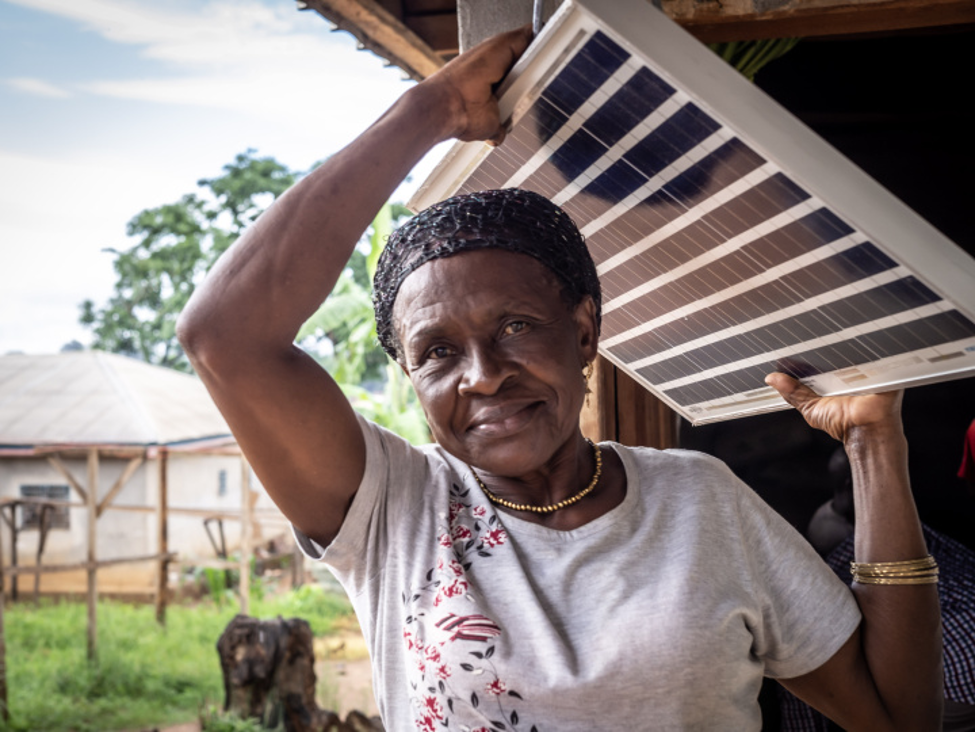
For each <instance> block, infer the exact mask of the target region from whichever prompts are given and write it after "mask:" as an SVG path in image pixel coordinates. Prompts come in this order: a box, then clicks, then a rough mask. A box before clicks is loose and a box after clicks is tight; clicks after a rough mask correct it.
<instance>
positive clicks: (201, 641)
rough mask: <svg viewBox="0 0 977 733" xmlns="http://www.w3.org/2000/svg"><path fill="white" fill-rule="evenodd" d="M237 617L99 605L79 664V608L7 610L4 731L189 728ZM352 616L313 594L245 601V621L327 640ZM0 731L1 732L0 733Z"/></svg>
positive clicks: (214, 679)
mask: <svg viewBox="0 0 977 733" xmlns="http://www.w3.org/2000/svg"><path fill="white" fill-rule="evenodd" d="M237 610H238V608H237V605H236V604H235V603H223V604H222V605H220V606H218V605H215V604H213V603H212V602H210V601H205V602H201V603H198V604H196V605H194V606H192V607H190V606H170V607H169V608H168V609H167V614H166V627H165V628H162V627H160V626H159V625H158V624H157V623H156V619H155V612H154V609H153V607H152V606H149V605H140V606H135V605H131V604H125V603H119V602H112V601H102V602H100V603H99V604H98V658H97V660H96V661H95V662H93V663H89V662H88V660H87V658H86V644H87V641H86V638H87V637H86V628H87V623H86V619H87V614H86V608H85V605H84V604H83V603H74V602H64V603H42V604H41V606H40V607H38V608H35V607H34V606H33V605H26V604H25V605H13V606H9V607H8V608H7V610H6V612H5V617H4V621H5V624H4V626H5V630H6V643H7V688H8V701H9V705H10V721H9V723H8V726H9V727H8V728H6V729H8V730H66V731H69V730H72V731H73V730H77V731H87V730H149V729H152V728H160V727H165V726H167V725H169V724H173V723H178V722H185V721H187V720H192V719H195V718H196V717H197V716H198V714H199V712H200V710H201V709H205V708H206V706H208V705H213V704H214V703H220V702H221V701H223V697H224V690H223V682H222V680H221V671H220V662H219V659H218V656H217V650H216V646H215V645H216V643H217V639H218V638H219V637H220V635H221V633H222V632H223V630H224V628H225V627H226V626H227V624H228V622H229V621H230V620H231V619H232V618H233V617H234V614H235V613H236V612H237ZM350 613H351V608H350V606H349V602H348V601H347V600H346V598H345V597H342V596H339V595H336V594H332V593H327V592H324V591H322V589H320V588H318V587H316V586H305V587H303V588H300V589H299V590H298V591H294V592H291V593H288V594H284V595H279V596H268V597H264V598H253V599H252V602H251V615H253V616H257V617H260V618H269V617H274V616H278V615H281V616H284V617H286V618H291V617H294V616H298V617H300V618H305V619H306V620H307V621H309V623H310V625H311V626H312V630H313V633H314V634H316V635H322V634H327V633H329V631H330V630H331V629H332V628H333V627H334V626H335V624H336V623H337V622H339V621H340V620H341V619H344V618H346V617H348V616H349V615H350ZM0 729H2V725H0Z"/></svg>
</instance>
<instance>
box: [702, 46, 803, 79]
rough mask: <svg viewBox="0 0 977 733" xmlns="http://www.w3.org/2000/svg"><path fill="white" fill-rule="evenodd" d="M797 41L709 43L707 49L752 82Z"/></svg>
mask: <svg viewBox="0 0 977 733" xmlns="http://www.w3.org/2000/svg"><path fill="white" fill-rule="evenodd" d="M799 40H800V39H799V38H764V39H760V40H755V41H729V42H727V43H710V44H709V48H711V49H712V50H713V51H715V52H716V53H717V54H719V56H720V57H721V58H722V59H723V60H724V61H726V62H727V63H728V64H729V65H730V66H732V67H733V68H734V69H736V70H737V71H739V72H740V73H741V74H742V75H743V76H745V77H746V78H747V79H749V80H750V81H753V80H754V78H755V77H756V75H757V72H758V71H760V69H762V68H763V67H764V66H766V65H767V64H769V63H770V62H771V61H773V60H775V59H778V58H780V57H781V56H783V55H784V54H785V53H787V52H788V51H790V50H791V49H792V48H793V47H794V46H796V45H797V42H798V41H799Z"/></svg>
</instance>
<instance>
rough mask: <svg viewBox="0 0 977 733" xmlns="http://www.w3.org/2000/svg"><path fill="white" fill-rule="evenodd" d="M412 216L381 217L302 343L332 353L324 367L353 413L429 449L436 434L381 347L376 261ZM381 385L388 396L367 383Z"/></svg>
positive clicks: (394, 212) (399, 211) (395, 211)
mask: <svg viewBox="0 0 977 733" xmlns="http://www.w3.org/2000/svg"><path fill="white" fill-rule="evenodd" d="M409 214H410V211H409V210H408V209H407V208H406V207H404V206H403V205H401V204H387V205H385V206H384V207H383V208H382V209H381V210H380V212H379V213H378V214H377V216H376V218H375V219H374V220H373V224H372V225H371V226H370V228H369V230H368V231H367V233H366V235H365V237H364V241H363V242H362V243H361V245H362V246H361V247H360V248H357V250H356V252H354V253H353V257H352V258H351V259H350V265H349V266H348V267H347V269H346V271H345V272H344V274H343V277H341V278H340V280H339V283H338V284H337V286H336V288H335V289H334V290H333V292H332V294H331V295H330V296H329V298H328V299H327V300H326V302H325V303H323V304H322V306H320V307H319V309H318V310H317V311H316V312H315V313H314V314H313V315H312V317H311V318H309V320H308V321H306V323H305V325H304V326H303V327H302V329H301V330H300V331H299V334H298V337H297V339H296V340H297V341H299V342H301V343H303V345H310V344H311V345H314V344H315V343H316V342H322V341H326V342H328V344H329V345H330V347H331V348H330V349H329V350H327V351H326V352H325V353H322V354H320V357H319V358H320V361H321V362H322V363H323V365H324V366H325V367H326V368H327V369H328V370H329V373H330V374H332V375H333V377H334V378H335V379H336V381H337V382H339V385H340V387H342V389H343V392H344V393H345V394H346V396H347V397H348V398H349V400H350V402H351V403H352V404H353V407H354V408H355V409H356V411H357V412H359V413H360V414H361V415H363V416H364V417H366V418H368V419H370V420H373V421H374V422H375V423H377V424H378V425H383V426H384V427H385V428H388V429H389V430H392V431H393V432H395V433H397V434H398V435H400V436H402V437H404V438H406V439H407V440H409V441H411V442H412V443H415V444H420V443H429V442H430V440H431V434H430V431H429V430H428V426H427V421H426V420H425V418H424V413H423V411H422V410H421V406H420V403H419V402H418V401H417V395H415V394H414V389H413V387H412V386H411V384H410V380H409V379H408V378H407V377H406V375H405V374H404V373H403V372H402V371H401V370H400V367H398V366H397V365H395V364H393V363H391V362H390V360H389V359H388V358H387V355H386V354H385V353H384V351H383V349H381V348H380V346H379V343H378V341H377V328H376V321H375V320H374V317H373V300H372V295H371V293H372V287H371V286H372V282H373V274H374V273H375V272H376V267H377V260H378V259H379V258H380V252H381V251H382V250H383V247H384V245H385V244H386V241H387V239H388V238H389V237H390V233H391V232H392V231H393V228H394V226H395V225H396V222H397V221H398V220H399V219H401V218H402V217H404V216H408V215H409ZM367 382H374V383H382V384H383V391H382V392H377V391H376V390H371V389H367V388H366V387H364V386H363V385H364V383H367Z"/></svg>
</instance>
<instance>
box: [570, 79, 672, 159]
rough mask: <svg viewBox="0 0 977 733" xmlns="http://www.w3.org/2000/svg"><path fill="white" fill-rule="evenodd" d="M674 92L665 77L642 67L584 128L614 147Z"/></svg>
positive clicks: (591, 117)
mask: <svg viewBox="0 0 977 733" xmlns="http://www.w3.org/2000/svg"><path fill="white" fill-rule="evenodd" d="M674 93H675V88H674V87H672V86H671V85H669V84H667V83H666V82H665V81H664V80H663V79H662V78H661V77H659V76H658V75H657V74H654V73H652V72H651V70H650V69H648V68H641V69H639V70H638V71H637V72H636V73H635V74H634V75H633V76H632V77H631V78H630V79H628V80H627V81H626V82H625V83H624V84H623V85H622V86H621V88H620V89H618V90H617V91H616V92H614V94H613V95H611V98H610V99H608V100H607V101H606V102H605V103H604V104H603V105H601V107H600V109H598V110H597V111H596V112H595V113H594V114H593V115H591V116H590V119H589V120H587V121H586V122H584V124H583V129H585V130H587V131H588V132H590V133H591V134H593V135H594V137H596V138H598V139H599V140H601V141H602V142H603V143H604V144H605V145H607V146H608V147H610V146H611V145H614V144H615V143H617V142H618V141H619V140H620V139H621V138H622V137H624V136H625V135H626V134H627V133H628V132H629V131H630V130H632V129H633V128H634V127H635V126H636V125H637V124H638V123H639V122H641V121H642V120H643V119H644V118H645V117H647V116H648V115H649V114H651V112H652V111H653V110H655V109H657V108H658V107H660V106H661V104H662V103H663V102H664V101H665V100H666V99H668V98H669V97H670V96H672V95H673V94H674Z"/></svg>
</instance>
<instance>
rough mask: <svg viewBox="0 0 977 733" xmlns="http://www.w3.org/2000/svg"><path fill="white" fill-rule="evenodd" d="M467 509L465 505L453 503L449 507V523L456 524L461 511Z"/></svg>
mask: <svg viewBox="0 0 977 733" xmlns="http://www.w3.org/2000/svg"><path fill="white" fill-rule="evenodd" d="M464 508H465V505H464V504H462V503H461V502H458V501H453V502H451V503H450V504H449V505H448V521H449V522H451V523H452V524H454V521H455V517H457V516H458V515H459V514H460V513H461V511H462V510H463V509H464Z"/></svg>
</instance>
